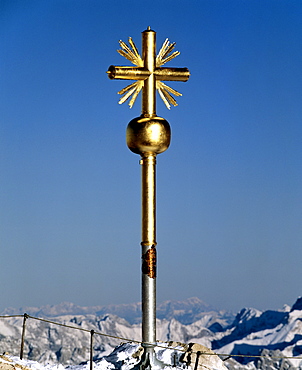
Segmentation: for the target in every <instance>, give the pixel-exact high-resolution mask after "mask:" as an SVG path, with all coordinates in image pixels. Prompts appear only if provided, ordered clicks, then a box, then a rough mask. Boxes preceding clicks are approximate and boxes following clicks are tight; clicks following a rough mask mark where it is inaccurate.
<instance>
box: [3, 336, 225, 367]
mask: <svg viewBox="0 0 302 370" xmlns="http://www.w3.org/2000/svg"><path fill="white" fill-rule="evenodd" d="M165 347H167V344H164V343H163V345H161V346H160V347H156V348H155V351H156V357H157V359H158V360H160V361H162V362H163V363H164V364H166V366H164V367H163V369H165V370H169V369H171V370H172V369H173V370H184V369H188V370H192V369H194V368H195V367H196V366H195V364H196V352H195V348H191V351H188V352H186V353H184V352H183V350H184V347H183V346H182V345H179V346H173V348H171V347H169V348H165ZM203 348H204V349H205V350H206V351H207V352H206V353H207V354H206V355H202V354H201V355H200V356H199V358H198V367H197V368H198V369H204V368H207V369H212V370H225V369H226V367H225V366H224V365H223V362H222V361H221V360H220V358H219V357H218V356H215V355H212V354H211V351H210V350H208V349H206V347H203ZM141 353H142V348H141V347H140V345H139V344H133V343H124V344H121V345H120V346H118V347H117V348H116V349H115V350H114V351H113V352H112V353H111V354H110V355H108V356H104V357H103V358H102V359H100V360H98V361H96V362H94V363H93V369H94V370H114V369H118V370H130V369H134V368H135V366H136V365H137V364H138V363H139V361H140V355H141ZM209 354H210V355H209ZM181 355H184V359H183V361H184V362H180V361H179V358H180V356H181ZM20 365H21V366H20ZM175 365H176V366H175ZM20 368H21V369H22V370H28V369H31V370H66V369H68V370H89V369H90V363H89V362H88V363H86V364H83V365H73V366H70V365H69V366H66V367H64V366H63V365H53V364H40V363H38V362H36V361H30V360H25V359H23V360H20V358H19V357H16V356H9V355H3V356H0V369H1V370H13V369H20ZM152 369H154V370H157V369H160V368H159V367H157V366H153V367H152Z"/></svg>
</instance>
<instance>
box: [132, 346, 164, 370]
mask: <svg viewBox="0 0 302 370" xmlns="http://www.w3.org/2000/svg"><path fill="white" fill-rule="evenodd" d="M143 348H144V352H143V354H142V358H141V360H140V362H139V363H138V364H137V365H136V366H135V367H134V368H133V370H157V369H163V368H165V367H166V366H170V365H167V364H165V363H164V362H162V361H160V360H158V359H157V358H156V353H155V350H154V346H153V345H143Z"/></svg>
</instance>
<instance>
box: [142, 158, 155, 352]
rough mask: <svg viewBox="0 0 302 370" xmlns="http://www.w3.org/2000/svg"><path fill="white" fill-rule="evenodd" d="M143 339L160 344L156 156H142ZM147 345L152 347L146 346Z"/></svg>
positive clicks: (146, 341)
mask: <svg viewBox="0 0 302 370" xmlns="http://www.w3.org/2000/svg"><path fill="white" fill-rule="evenodd" d="M141 165H142V242H141V245H142V339H143V342H145V343H152V344H153V345H155V342H156V188H155V170H156V167H155V166H156V154H154V153H151V154H145V155H142V159H141ZM144 346H147V347H150V346H149V345H146V344H144Z"/></svg>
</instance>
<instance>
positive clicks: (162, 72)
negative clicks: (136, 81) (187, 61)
mask: <svg viewBox="0 0 302 370" xmlns="http://www.w3.org/2000/svg"><path fill="white" fill-rule="evenodd" d="M154 74H155V76H156V79H157V80H160V81H182V82H186V81H188V79H189V77H190V71H189V70H188V68H168V67H159V68H156V70H155V72H154Z"/></svg>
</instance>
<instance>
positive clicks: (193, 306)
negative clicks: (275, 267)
mask: <svg viewBox="0 0 302 370" xmlns="http://www.w3.org/2000/svg"><path fill="white" fill-rule="evenodd" d="M25 311H26V312H27V313H28V314H30V315H32V316H35V317H51V318H53V321H56V322H60V323H65V324H68V325H72V326H75V327H79V328H85V329H88V330H95V331H96V332H101V333H104V334H108V335H112V336H116V337H121V338H127V339H129V340H138V341H139V340H140V339H141V324H140V323H139V321H140V304H139V303H134V304H130V305H110V306H106V307H105V306H102V307H99V306H98V307H79V306H76V305H74V304H71V303H62V304H60V305H56V306H44V307H41V308H33V307H32V308H30V307H23V308H21V309H13V308H8V309H6V310H5V311H4V312H3V313H4V314H6V315H12V314H23V313H24V312H25ZM21 329H22V318H6V319H1V320H0V345H1V349H2V350H3V351H7V352H9V353H12V354H15V355H17V354H18V353H19V348H20V337H21ZM89 339H90V337H89V333H87V332H83V331H79V330H74V329H66V328H60V327H58V326H55V325H53V324H48V323H45V322H40V321H36V320H33V319H29V320H28V324H27V329H26V342H25V353H26V357H27V358H31V359H34V360H38V361H44V362H53V363H64V364H79V363H80V362H83V361H87V360H88V356H89V353H88V348H89ZM157 339H158V340H160V341H170V340H173V341H178V342H182V343H190V342H191V343H199V344H202V345H205V346H206V347H208V348H211V349H213V350H214V351H215V352H216V353H220V354H223V356H222V358H224V359H225V358H226V356H225V355H227V354H230V355H254V356H261V355H262V356H263V357H255V358H253V357H232V358H230V359H228V360H227V361H225V364H226V366H227V367H228V368H229V369H249V370H253V369H264V368H265V369H270V370H275V369H280V368H282V369H302V359H301V358H298V359H294V358H293V357H300V356H301V355H302V298H298V299H297V301H296V302H295V303H294V304H293V305H292V307H290V306H285V307H283V308H282V309H280V310H268V311H259V310H256V309H253V308H243V309H242V310H241V311H240V312H239V313H238V314H237V315H234V314H232V313H230V312H226V311H217V310H215V309H214V308H213V307H211V306H209V305H207V304H206V303H204V302H202V301H201V300H199V299H198V298H190V299H188V300H186V301H183V302H179V301H169V302H168V301H167V302H164V303H162V304H161V305H159V306H158V320H157ZM120 342H121V340H120V339H115V338H111V337H104V336H100V335H95V341H94V359H95V360H96V361H97V360H100V359H101V358H102V357H103V356H104V355H108V354H109V353H110V352H111V351H112V350H113V348H114V347H115V346H117V345H118V344H120ZM284 357H290V358H287V359H285V358H284Z"/></svg>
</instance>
